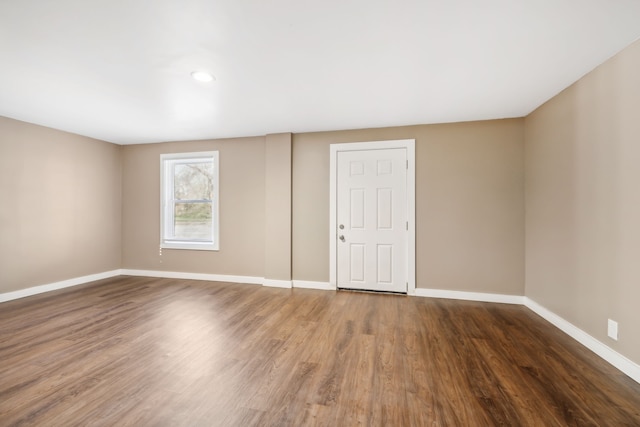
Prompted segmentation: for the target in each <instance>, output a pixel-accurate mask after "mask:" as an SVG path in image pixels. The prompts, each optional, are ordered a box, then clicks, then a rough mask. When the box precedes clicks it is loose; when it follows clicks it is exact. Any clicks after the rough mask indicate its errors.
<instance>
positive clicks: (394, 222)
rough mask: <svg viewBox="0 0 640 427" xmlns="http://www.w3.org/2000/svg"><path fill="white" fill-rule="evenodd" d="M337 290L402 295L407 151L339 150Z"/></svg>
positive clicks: (404, 285) (405, 256)
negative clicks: (359, 290)
mask: <svg viewBox="0 0 640 427" xmlns="http://www.w3.org/2000/svg"><path fill="white" fill-rule="evenodd" d="M336 173H337V176H336V183H337V193H336V196H337V197H336V198H337V200H336V201H337V205H336V208H337V211H336V228H337V230H336V233H337V237H338V238H337V240H336V245H337V250H336V256H337V285H338V288H346V289H362V290H373V291H387V292H405V293H406V292H407V239H408V231H407V228H408V225H407V224H408V223H407V150H406V149H405V148H392V149H381V150H358V151H339V152H338V153H337V168H336Z"/></svg>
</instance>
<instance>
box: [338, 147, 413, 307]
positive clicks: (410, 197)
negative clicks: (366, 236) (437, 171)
mask: <svg viewBox="0 0 640 427" xmlns="http://www.w3.org/2000/svg"><path fill="white" fill-rule="evenodd" d="M415 144H416V141H415V139H397V140H391V141H370V142H351V143H345V144H331V145H330V147H329V150H330V162H329V164H330V173H329V198H330V199H329V283H330V285H331V288H332V289H337V288H338V280H337V277H338V276H337V275H338V265H337V243H338V232H337V231H338V227H337V214H338V211H337V205H338V203H337V196H338V191H337V190H338V187H337V184H338V183H337V179H336V177H337V163H338V152H340V151H363V150H383V149H388V148H405V149H406V150H407V162H408V164H407V221H408V222H409V235H408V236H407V237H408V238H407V246H408V247H407V294H408V295H415V294H416V189H415V187H416V173H415V170H416V169H415V167H416V156H415Z"/></svg>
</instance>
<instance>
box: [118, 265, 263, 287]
mask: <svg viewBox="0 0 640 427" xmlns="http://www.w3.org/2000/svg"><path fill="white" fill-rule="evenodd" d="M120 274H122V275H123V276H145V277H160V278H165V279H190V280H207V281H210V282H231V283H247V284H251V285H262V282H263V281H264V279H263V278H262V277H254V276H228V275H225V274H205V273H184V272H179V271H157V270H129V269H122V270H120Z"/></svg>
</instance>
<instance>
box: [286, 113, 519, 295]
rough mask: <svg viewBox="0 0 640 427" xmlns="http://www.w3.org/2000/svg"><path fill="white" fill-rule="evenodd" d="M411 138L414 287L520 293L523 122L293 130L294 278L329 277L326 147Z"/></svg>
mask: <svg viewBox="0 0 640 427" xmlns="http://www.w3.org/2000/svg"><path fill="white" fill-rule="evenodd" d="M409 138H410V139H415V140H416V223H417V224H416V228H417V230H416V232H417V235H416V240H417V243H416V257H417V275H416V278H417V283H416V286H417V287H421V288H434V289H447V290H460V291H472V292H489V293H501V294H512V295H523V293H524V193H523V191H524V159H523V151H524V120H523V119H512V120H494V121H484V122H469V123H454V124H443V125H423V126H408V127H397V128H382V129H367V130H352V131H338V132H319V133H306V134H294V136H293V278H294V279H296V280H309V281H322V282H328V281H329V145H330V144H332V143H344V142H358V141H376V140H390V139H409Z"/></svg>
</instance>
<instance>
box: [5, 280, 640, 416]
mask: <svg viewBox="0 0 640 427" xmlns="http://www.w3.org/2000/svg"><path fill="white" fill-rule="evenodd" d="M0 425H1V426H23V425H24V426H26V425H46V426H113V425H119V426H146V425H148V426H254V425H255V426H306V425H309V426H356V425H365V426H494V425H496V426H639V425H640V385H639V384H637V383H635V382H634V381H633V380H631V379H630V378H628V377H626V376H625V375H624V374H622V373H620V372H619V371H617V370H616V369H615V368H613V367H611V366H610V365H608V364H607V363H606V362H604V361H602V360H601V359H599V358H598V357H597V356H595V355H594V354H592V353H591V352H590V351H589V350H587V349H585V348H584V347H582V346H580V345H579V344H578V343H576V342H575V341H573V340H572V339H571V338H569V337H568V336H566V335H564V334H563V333H562V332H561V331H559V330H558V329H556V328H555V327H553V326H551V325H550V324H548V323H547V322H545V321H544V320H542V319H541V318H539V317H538V316H537V315H535V314H534V313H532V312H531V311H529V310H528V309H527V308H525V307H520V306H511V305H501V304H488V303H477V302H463V301H449V300H438V299H427V298H412V297H406V296H398V295H381V294H367V293H353V292H331V291H316V290H307V289H277V288H264V287H259V286H255V285H238V284H229V283H215V282H202V281H188V280H174V279H151V278H142V277H135V278H134V277H119V278H113V279H107V280H102V281H99V282H95V283H93V284H89V285H85V286H81V287H77V288H73V289H68V290H62V291H57V292H52V293H48V294H43V295H38V296H34V297H29V298H25V299H21V300H16V301H11V302H7V303H4V304H0Z"/></svg>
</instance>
